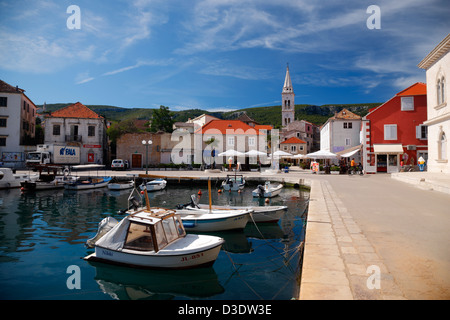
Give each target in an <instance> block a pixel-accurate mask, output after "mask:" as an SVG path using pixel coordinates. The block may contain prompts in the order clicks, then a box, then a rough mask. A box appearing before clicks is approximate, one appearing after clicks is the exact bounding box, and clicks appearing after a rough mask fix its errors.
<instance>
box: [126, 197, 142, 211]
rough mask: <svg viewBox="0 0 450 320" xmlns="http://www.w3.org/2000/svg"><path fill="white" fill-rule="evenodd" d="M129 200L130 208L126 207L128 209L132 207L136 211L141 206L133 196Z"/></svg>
mask: <svg viewBox="0 0 450 320" xmlns="http://www.w3.org/2000/svg"><path fill="white" fill-rule="evenodd" d="M130 202H131V206H130V208H128V210H130V209H133V210H134V211H136V210H137V209H138V208H139V207H140V206H141V204H140V203H139V201H137V199H136V198H135V197H131V198H130Z"/></svg>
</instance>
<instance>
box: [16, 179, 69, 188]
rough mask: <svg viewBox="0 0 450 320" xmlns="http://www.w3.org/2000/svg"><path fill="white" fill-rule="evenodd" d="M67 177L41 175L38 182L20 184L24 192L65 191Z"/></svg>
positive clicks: (28, 181)
mask: <svg viewBox="0 0 450 320" xmlns="http://www.w3.org/2000/svg"><path fill="white" fill-rule="evenodd" d="M66 181H67V180H66V177H64V176H55V175H41V176H39V179H37V180H34V181H33V180H25V181H22V182H21V183H20V186H21V188H20V190H22V191H39V190H50V189H63V188H64V183H65V182H66Z"/></svg>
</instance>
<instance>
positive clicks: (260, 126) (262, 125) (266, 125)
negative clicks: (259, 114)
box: [255, 124, 273, 131]
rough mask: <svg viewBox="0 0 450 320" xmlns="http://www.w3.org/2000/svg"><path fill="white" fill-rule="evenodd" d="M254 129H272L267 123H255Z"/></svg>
mask: <svg viewBox="0 0 450 320" xmlns="http://www.w3.org/2000/svg"><path fill="white" fill-rule="evenodd" d="M255 129H257V130H268V131H270V130H273V127H272V126H271V125H268V124H257V125H255Z"/></svg>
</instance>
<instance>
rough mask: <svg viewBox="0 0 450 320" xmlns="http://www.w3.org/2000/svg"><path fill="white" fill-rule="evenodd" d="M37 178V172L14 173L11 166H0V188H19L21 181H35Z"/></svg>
mask: <svg viewBox="0 0 450 320" xmlns="http://www.w3.org/2000/svg"><path fill="white" fill-rule="evenodd" d="M38 178H39V175H38V174H30V175H28V174H16V173H13V171H12V170H11V168H0V189H10V188H20V183H21V182H23V181H26V180H30V181H35V180H37V179H38Z"/></svg>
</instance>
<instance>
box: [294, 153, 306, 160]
mask: <svg viewBox="0 0 450 320" xmlns="http://www.w3.org/2000/svg"><path fill="white" fill-rule="evenodd" d="M292 158H293V159H306V158H307V157H306V154H296V155H295V156H293V157H292Z"/></svg>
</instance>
